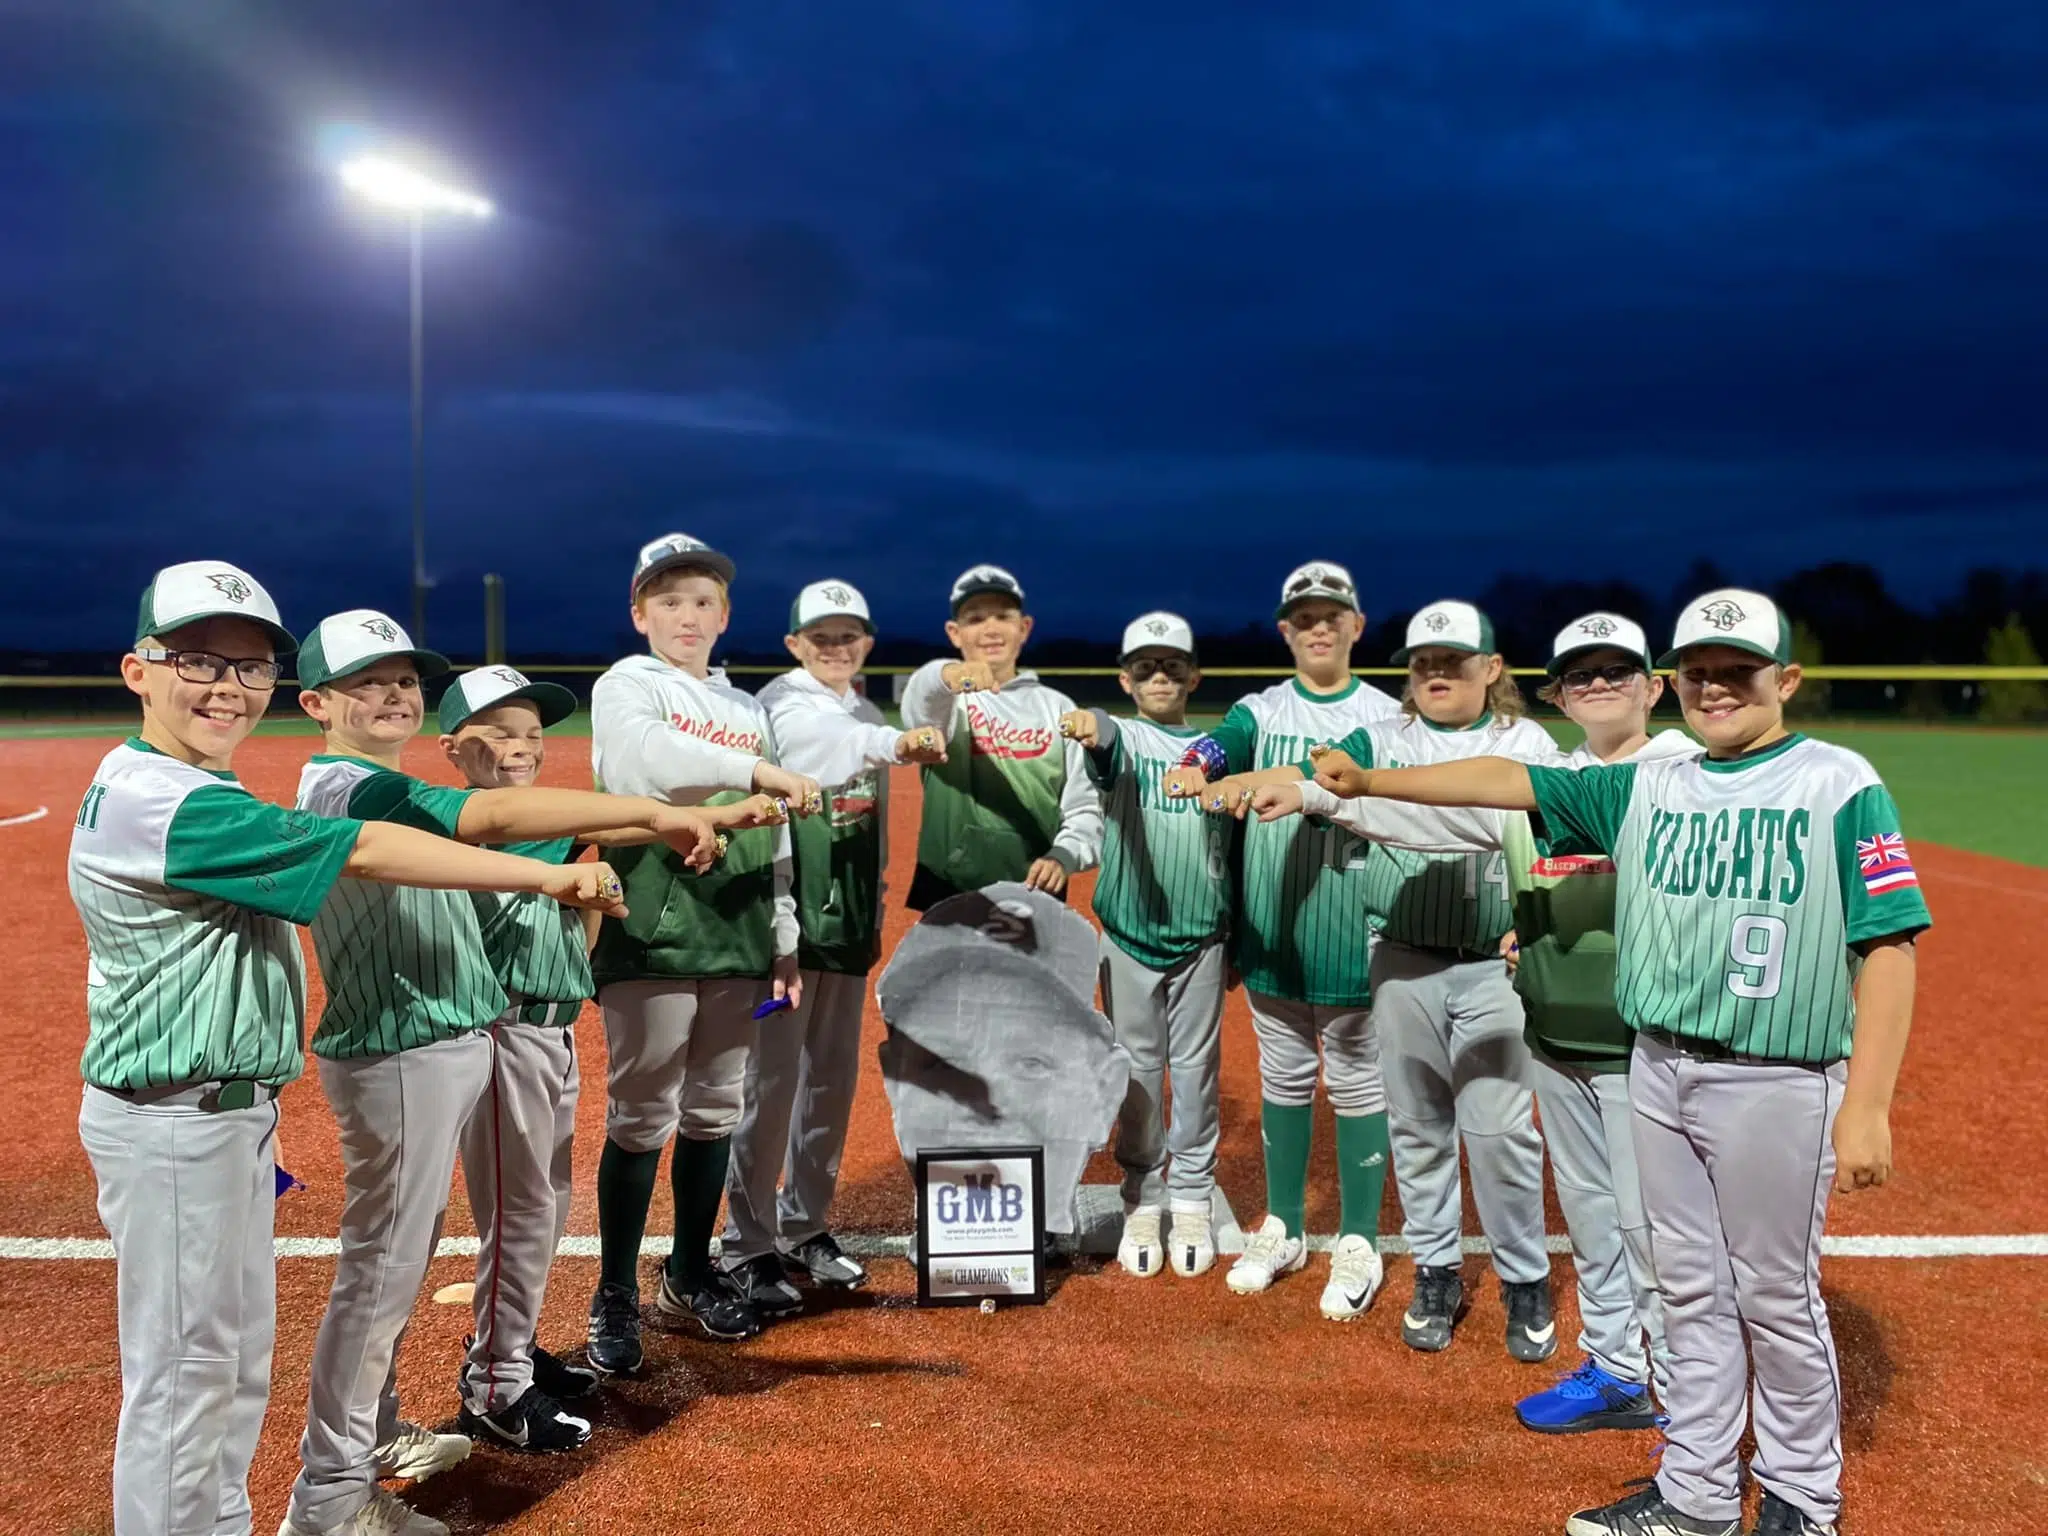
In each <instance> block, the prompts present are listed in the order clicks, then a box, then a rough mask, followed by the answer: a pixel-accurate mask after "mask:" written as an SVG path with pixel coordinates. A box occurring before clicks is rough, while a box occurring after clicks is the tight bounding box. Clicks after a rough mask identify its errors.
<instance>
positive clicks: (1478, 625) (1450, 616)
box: [1394, 598, 1494, 667]
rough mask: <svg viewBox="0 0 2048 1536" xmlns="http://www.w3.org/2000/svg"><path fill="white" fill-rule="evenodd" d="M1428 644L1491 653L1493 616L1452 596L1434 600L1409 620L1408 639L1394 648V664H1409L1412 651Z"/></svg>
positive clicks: (1453, 649)
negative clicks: (1399, 646) (1396, 649)
mask: <svg viewBox="0 0 2048 1536" xmlns="http://www.w3.org/2000/svg"><path fill="white" fill-rule="evenodd" d="M1426 645H1433V646H1438V647H1440V648H1442V649H1443V650H1446V651H1471V652H1474V653H1475V654H1477V655H1480V656H1491V655H1492V654H1493V652H1494V644H1493V620H1491V619H1489V618H1488V617H1487V616H1486V615H1485V614H1483V613H1481V612H1480V611H1479V610H1478V609H1477V608H1474V607H1473V606H1472V605H1471V604H1470V603H1461V602H1457V601H1456V600H1454V599H1449V598H1446V599H1444V600H1441V601H1439V602H1434V603H1431V604H1429V605H1428V606H1427V607H1425V608H1423V609H1422V610H1421V611H1420V612H1418V613H1417V614H1416V615H1415V617H1414V618H1412V619H1410V620H1409V621H1408V643H1407V644H1406V645H1404V646H1402V647H1401V649H1400V650H1398V651H1396V652H1394V665H1395V666H1397V667H1405V666H1407V665H1408V657H1409V656H1410V654H1411V653H1413V652H1415V651H1419V650H1421V649H1422V648H1423V647H1424V646H1426Z"/></svg>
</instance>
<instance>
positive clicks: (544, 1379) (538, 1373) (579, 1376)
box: [533, 1344, 599, 1403]
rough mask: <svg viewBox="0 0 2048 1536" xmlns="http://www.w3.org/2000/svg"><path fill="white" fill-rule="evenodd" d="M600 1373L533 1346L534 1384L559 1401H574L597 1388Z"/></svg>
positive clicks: (586, 1395)
mask: <svg viewBox="0 0 2048 1536" xmlns="http://www.w3.org/2000/svg"><path fill="white" fill-rule="evenodd" d="M598 1380H599V1377H598V1374H597V1372H595V1371H592V1370H586V1369H585V1368H584V1367H583V1366H580V1365H571V1364H569V1362H568V1361H566V1360H562V1359H558V1358H557V1357H556V1356H554V1355H551V1354H549V1353H548V1352H547V1351H546V1350H544V1349H542V1348H541V1347H540V1346H539V1345H538V1344H536V1345H534V1346H533V1384H534V1385H535V1386H536V1387H539V1388H540V1389H541V1391H543V1392H545V1393H547V1395H548V1396H549V1397H552V1398H553V1399H554V1400H555V1401H556V1402H558V1403H569V1402H574V1401H575V1400H576V1399H577V1398H579V1397H588V1396H589V1395H590V1394H591V1393H593V1392H595V1391H596V1390H597V1384H598Z"/></svg>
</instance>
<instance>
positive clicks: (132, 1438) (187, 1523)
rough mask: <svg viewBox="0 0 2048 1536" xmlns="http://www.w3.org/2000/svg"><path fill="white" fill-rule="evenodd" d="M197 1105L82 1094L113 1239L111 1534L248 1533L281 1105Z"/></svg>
mask: <svg viewBox="0 0 2048 1536" xmlns="http://www.w3.org/2000/svg"><path fill="white" fill-rule="evenodd" d="M196 1098H197V1094H196V1093H194V1092H188V1093H187V1094H183V1095H173V1096H170V1097H168V1098H166V1099H163V1100H159V1101H158V1102H155V1103H150V1104H135V1103H131V1102H129V1101H128V1100H125V1099H122V1098H119V1097H117V1096H116V1095H114V1094H111V1093H107V1092H105V1091H104V1090H102V1089H99V1088H94V1087H90V1086H88V1087H87V1088H86V1090H85V1098H84V1101H83V1102H82V1103H81V1104H80V1105H79V1110H78V1139H79V1140H80V1141H81V1142H82V1143H84V1146H85V1152H86V1156H87V1157H88V1158H89V1159H91V1162H92V1171H93V1177H94V1179H95V1180H96V1181H97V1182H98V1185H99V1212H100V1220H101V1221H102V1222H103V1223H104V1224H105V1225H106V1229H107V1235H108V1236H109V1237H111V1238H112V1239H113V1240H114V1262H115V1277H116V1278H115V1287H116V1297H117V1301H116V1306H117V1310H118V1315H119V1318H120V1339H121V1422H120V1428H119V1429H118V1430H117V1431H116V1434H115V1437H114V1532H115V1536H243V1533H245V1532H247V1531H248V1529H249V1522H250V1512H249V1463H250V1460H251V1459H252V1458H253V1457H254V1456H255V1454H256V1439H257V1436H258V1435H259V1434H260V1433H261V1431H262V1428H263V1409H264V1406H265V1404H266V1403H267V1402H268V1401H269V1399H270V1350H271V1340H272V1338H273V1336H274V1334H275V1333H276V1328H277V1263H276V1260H275V1258H274V1257H273V1253H272V1248H271V1233H272V1220H273V1216H274V1212H275V1207H276V1204H277V1187H276V1182H275V1180H276V1176H275V1174H274V1173H273V1171H272V1170H273V1166H274V1165H273V1161H272V1159H273V1158H274V1156H275V1152H276V1145H275V1143H276V1134H277V1104H276V1102H275V1101H272V1102H269V1103H264V1104H257V1105H254V1106H252V1107H250V1108H248V1109H226V1110H217V1111H213V1112H208V1111H206V1110H203V1109H201V1108H199V1107H198V1105H197V1103H196ZM24 1513H26V1512H24ZM32 1523H34V1522H32ZM59 1523H60V1524H61V1523H64V1522H61V1521H60V1522H59Z"/></svg>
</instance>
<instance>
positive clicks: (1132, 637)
mask: <svg viewBox="0 0 2048 1536" xmlns="http://www.w3.org/2000/svg"><path fill="white" fill-rule="evenodd" d="M1154 648H1158V649H1162V650H1169V651H1181V652H1184V653H1186V654H1187V655H1188V656H1189V657H1190V658H1192V657H1193V656H1194V654H1195V632H1194V630H1193V628H1192V627H1191V626H1190V625H1189V624H1188V621H1187V620H1186V619H1184V618H1182V617H1181V616H1180V615H1179V614H1177V613H1167V612H1165V611H1163V610H1162V611H1160V612H1157V613H1142V614H1140V615H1138V617H1137V618H1135V619H1133V620H1131V622H1130V623H1128V624H1126V625H1125V626H1124V643H1123V646H1122V647H1121V649H1119V650H1118V651H1117V653H1116V654H1117V659H1118V660H1119V661H1121V660H1122V659H1123V658H1125V657H1127V656H1135V655H1136V654H1137V653H1138V652H1140V651H1143V650H1150V649H1154Z"/></svg>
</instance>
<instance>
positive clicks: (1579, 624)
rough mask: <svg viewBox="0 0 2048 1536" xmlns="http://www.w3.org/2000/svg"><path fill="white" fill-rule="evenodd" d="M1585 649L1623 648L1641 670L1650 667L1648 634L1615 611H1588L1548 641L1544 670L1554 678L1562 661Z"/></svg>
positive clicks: (1563, 664)
mask: <svg viewBox="0 0 2048 1536" xmlns="http://www.w3.org/2000/svg"><path fill="white" fill-rule="evenodd" d="M1587 651H1626V652H1627V653H1628V654H1629V655H1630V656H1631V657H1633V658H1634V659H1635V660H1637V661H1640V662H1641V663H1642V664H1643V670H1644V671H1645V672H1647V671H1649V670H1650V637H1649V636H1648V635H1646V634H1644V633H1643V626H1642V625H1640V624H1638V623H1636V621H1635V620H1634V619H1625V618H1623V617H1622V616H1621V615H1620V614H1618V613H1589V614H1587V615H1585V616H1584V617H1583V618H1577V619H1573V620H1572V621H1571V623H1569V624H1567V625H1565V627H1564V628H1563V629H1560V630H1559V631H1558V632H1557V638H1556V639H1555V640H1553V641H1551V642H1550V666H1549V667H1548V669H1547V670H1548V671H1549V673H1550V675H1551V676H1552V677H1556V676H1557V675H1558V674H1559V673H1560V672H1562V671H1564V669H1565V663H1566V662H1568V661H1570V660H1571V659H1572V658H1573V657H1574V656H1580V655H1583V654H1585V653H1586V652H1587Z"/></svg>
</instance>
